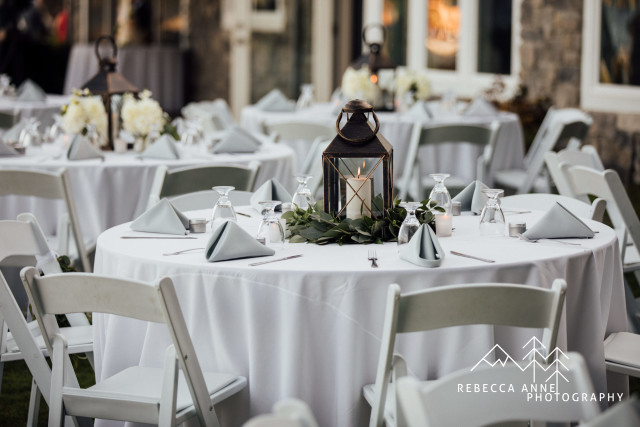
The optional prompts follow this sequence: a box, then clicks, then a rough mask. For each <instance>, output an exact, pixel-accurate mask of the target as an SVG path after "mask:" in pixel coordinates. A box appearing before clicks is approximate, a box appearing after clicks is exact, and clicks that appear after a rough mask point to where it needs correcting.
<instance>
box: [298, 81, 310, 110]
mask: <svg viewBox="0 0 640 427" xmlns="http://www.w3.org/2000/svg"><path fill="white" fill-rule="evenodd" d="M300 91H301V92H300V97H299V98H298V102H297V103H296V108H297V109H298V110H302V109H304V108H308V107H311V106H312V105H313V101H314V99H313V85H312V84H303V85H302V86H301V87H300Z"/></svg>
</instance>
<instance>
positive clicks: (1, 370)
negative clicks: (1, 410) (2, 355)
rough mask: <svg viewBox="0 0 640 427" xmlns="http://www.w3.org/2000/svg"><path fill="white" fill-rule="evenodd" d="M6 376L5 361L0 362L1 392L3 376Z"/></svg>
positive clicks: (0, 390)
mask: <svg viewBox="0 0 640 427" xmlns="http://www.w3.org/2000/svg"><path fill="white" fill-rule="evenodd" d="M3 376H4V362H0V393H2V377H3Z"/></svg>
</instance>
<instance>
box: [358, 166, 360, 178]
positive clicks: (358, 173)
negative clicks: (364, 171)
mask: <svg viewBox="0 0 640 427" xmlns="http://www.w3.org/2000/svg"><path fill="white" fill-rule="evenodd" d="M359 178H360V168H358V179H359Z"/></svg>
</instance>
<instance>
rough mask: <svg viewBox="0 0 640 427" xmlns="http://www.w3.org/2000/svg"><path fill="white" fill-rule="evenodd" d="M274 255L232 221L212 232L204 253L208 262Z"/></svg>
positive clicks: (269, 249)
mask: <svg viewBox="0 0 640 427" xmlns="http://www.w3.org/2000/svg"><path fill="white" fill-rule="evenodd" d="M275 253H276V251H275V250H273V249H272V248H269V247H267V246H265V245H263V244H262V243H260V242H258V241H257V240H256V239H255V237H253V236H251V235H250V234H249V233H247V232H246V231H245V230H243V229H242V228H241V227H240V226H239V225H238V224H236V223H235V222H233V221H227V222H225V223H223V224H222V225H220V226H219V227H218V228H216V229H215V230H213V234H212V235H211V238H210V239H209V241H208V242H207V246H206V248H205V252H204V254H205V257H206V258H207V261H209V262H216V261H227V260H230V259H238V258H252V257H259V256H269V255H273V254H275Z"/></svg>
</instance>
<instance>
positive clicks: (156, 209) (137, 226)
mask: <svg viewBox="0 0 640 427" xmlns="http://www.w3.org/2000/svg"><path fill="white" fill-rule="evenodd" d="M131 229H132V230H133V231H145V232H147V233H164V234H187V230H189V218H187V217H186V216H184V214H183V213H182V212H180V211H179V210H178V209H176V207H175V206H173V205H172V204H171V202H170V201H169V200H168V199H162V200H160V201H159V202H158V203H156V204H155V205H153V206H152V207H151V208H149V209H147V211H146V212H144V213H143V214H142V215H140V216H139V217H138V218H136V219H135V220H134V221H133V222H132V223H131Z"/></svg>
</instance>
